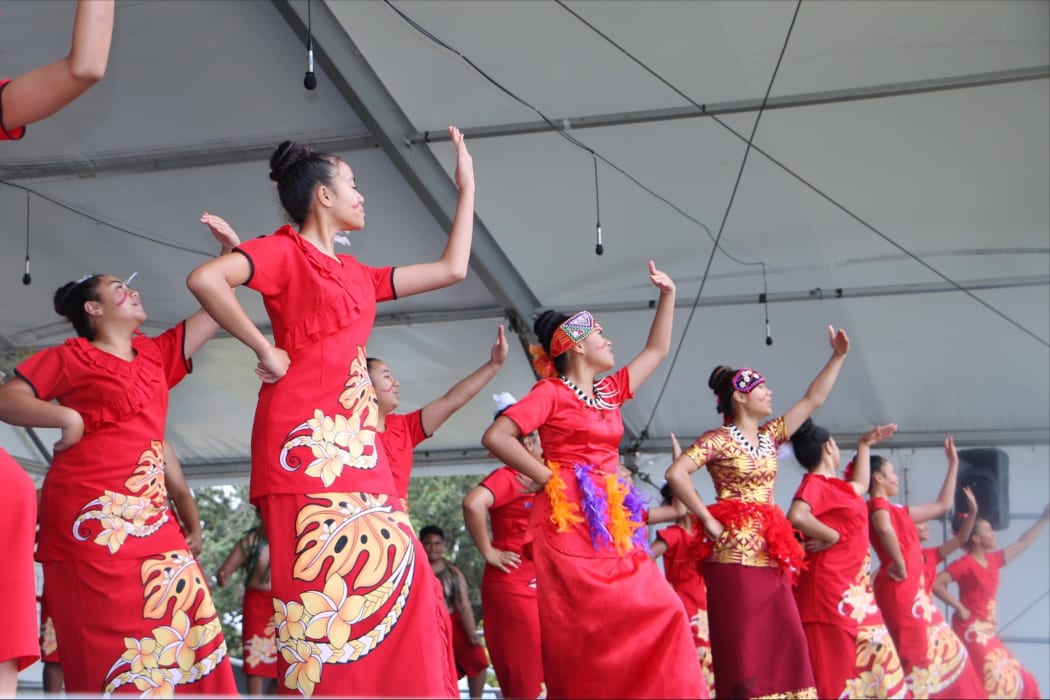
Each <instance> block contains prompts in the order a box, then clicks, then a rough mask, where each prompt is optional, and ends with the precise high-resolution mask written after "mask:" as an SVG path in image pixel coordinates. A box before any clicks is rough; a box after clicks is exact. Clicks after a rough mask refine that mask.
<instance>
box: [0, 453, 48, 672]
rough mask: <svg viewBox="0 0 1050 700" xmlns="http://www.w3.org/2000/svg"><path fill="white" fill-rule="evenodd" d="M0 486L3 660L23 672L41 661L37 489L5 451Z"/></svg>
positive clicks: (0, 658)
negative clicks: (35, 558)
mask: <svg viewBox="0 0 1050 700" xmlns="http://www.w3.org/2000/svg"><path fill="white" fill-rule="evenodd" d="M0 484H2V485H3V488H0V532H2V533H3V537H0V561H2V562H3V566H0V600H3V601H4V609H5V612H6V614H5V617H7V619H8V622H7V625H6V629H5V630H4V634H3V635H0V661H8V660H10V659H16V660H17V661H18V670H19V671H21V670H22V669H24V668H26V667H27V666H31V665H32V664H33V663H35V662H36V660H37V659H39V658H40V647H39V646H38V645H37V621H36V580H35V576H34V571H33V534H34V532H35V531H36V489H35V488H34V487H33V480H32V479H30V478H29V475H28V474H26V472H25V470H24V469H22V466H21V465H20V464H18V462H16V461H15V460H13V459H11V456H10V455H8V454H7V453H6V452H4V451H3V450H2V449H0Z"/></svg>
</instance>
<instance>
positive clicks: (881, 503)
mask: <svg viewBox="0 0 1050 700" xmlns="http://www.w3.org/2000/svg"><path fill="white" fill-rule="evenodd" d="M889 509H890V502H889V501H887V500H886V499H885V498H883V497H882V496H879V497H878V498H873V499H871V500H870V501H868V513H869V514H873V513H874V512H875V511H877V510H889Z"/></svg>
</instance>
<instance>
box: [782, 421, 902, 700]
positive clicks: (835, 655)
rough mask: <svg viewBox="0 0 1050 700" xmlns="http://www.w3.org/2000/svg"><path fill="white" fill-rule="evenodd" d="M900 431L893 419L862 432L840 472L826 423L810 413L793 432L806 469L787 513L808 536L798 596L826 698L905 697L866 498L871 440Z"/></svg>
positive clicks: (820, 692) (797, 454)
mask: <svg viewBox="0 0 1050 700" xmlns="http://www.w3.org/2000/svg"><path fill="white" fill-rule="evenodd" d="M896 431H897V426H896V425H895V424H893V423H891V424H889V425H880V426H877V427H875V428H872V429H871V430H869V431H868V432H866V433H864V434H863V435H862V436H861V437H860V440H859V441H858V442H857V456H856V457H855V458H854V460H853V462H851V463H850V464H849V465H848V466H847V467H846V472H847V473H846V475H845V476H844V478H842V479H840V478H838V468H839V460H840V455H839V448H838V445H837V444H835V439H834V438H833V437H831V434H830V433H828V431H827V430H825V429H824V428H822V427H820V426H818V425H814V424H813V422H812V421H811V420H807V421H806V422H805V423H803V424H802V426H801V427H800V428H799V429H798V430H796V431H795V434H794V435H792V436H791V445H792V447H793V448H794V452H795V459H797V460H798V462H799V464H801V465H802V466H803V467H805V468H806V470H807V471H808V472H809V473H808V474H806V475H805V476H804V477H803V478H802V483H801V484H800V485H799V487H798V490H797V491H796V492H795V496H794V499H793V500H792V502H791V508H790V509H789V510H788V520H790V521H791V524H792V525H794V526H795V527H796V528H797V529H798V530H799V532H801V533H802V534H803V535H804V536H805V538H806V539H805V549H806V568H805V570H803V571H802V573H801V574H800V575H799V580H798V586H797V587H796V588H795V600H796V601H797V602H798V610H799V616H800V617H801V618H802V627H803V629H804V630H805V632H806V640H807V641H808V642H809V656H810V659H811V660H812V661H813V675H814V677H815V678H816V682H817V695H819V696H820V697H822V698H903V697H905V696H906V695H907V692H908V686H907V685H906V684H905V682H904V670H903V668H902V667H901V660H900V657H899V656H898V655H897V649H896V647H894V646H893V640H892V639H891V638H890V633H889V630H887V629H886V625H885V623H884V622H883V620H882V614H881V613H880V612H879V608H878V606H877V605H875V594H874V592H872V590H871V581H870V576H871V553H870V546H869V544H868V507H867V505H866V504H865V502H864V498H863V497H862V495H863V494H865V493H867V491H868V472H869V468H870V457H871V446H872V445H874V444H875V443H877V442H879V441H881V440H885V439H886V438H888V437H890V436H891V435H893V433H895V432H896Z"/></svg>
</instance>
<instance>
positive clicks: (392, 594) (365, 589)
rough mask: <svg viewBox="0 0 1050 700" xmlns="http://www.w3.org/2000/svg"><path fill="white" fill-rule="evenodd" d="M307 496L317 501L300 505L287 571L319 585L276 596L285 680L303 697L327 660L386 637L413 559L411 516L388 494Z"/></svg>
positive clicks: (344, 659) (349, 655)
mask: <svg viewBox="0 0 1050 700" xmlns="http://www.w3.org/2000/svg"><path fill="white" fill-rule="evenodd" d="M308 497H309V498H311V499H314V500H316V501H320V502H319V503H310V504H308V505H306V506H303V508H301V509H300V510H299V515H298V517H297V519H296V540H297V541H296V552H297V553H298V554H297V556H296V559H295V564H294V567H293V570H292V576H293V578H295V579H298V580H300V581H308V582H309V581H318V582H319V583H320V582H321V581H322V580H323V585H321V586H320V590H310V591H306V592H304V593H302V595H301V596H300V597H299V600H291V601H282V600H280V599H278V598H274V623H275V625H276V631H277V647H278V649H279V651H280V654H281V656H283V657H284V660H285V661H286V662H287V663H288V669H287V671H286V672H285V677H284V685H285V687H286V688H289V689H292V690H297V691H298V692H299V693H300V694H302V695H304V696H306V697H309V696H311V695H312V694H313V691H314V687H315V686H316V685H317V684H318V683H320V682H321V675H322V672H323V666H324V664H338V663H348V662H351V661H354V660H356V659H359V658H362V657H363V656H365V655H367V654H369V653H370V652H371V651H373V650H374V649H375V648H376V647H378V646H379V644H381V643H382V642H383V639H384V638H385V637H386V635H387V634H388V633H389V632H390V631H391V630H392V629H393V627H394V625H395V624H396V623H397V621H398V618H399V617H400V616H401V613H402V611H403V610H404V606H405V603H406V601H407V600H408V595H409V591H410V588H411V582H412V575H413V573H414V571H415V565H416V561H415V550H414V548H413V544H412V540H411V538H410V537H409V536H408V535H407V534H406V531H411V523H410V522H409V520H408V516H407V515H405V514H404V513H403V512H401V511H400V510H397V509H395V508H394V507H392V505H391V503H390V499H392V497H391V496H386V495H382V494H380V495H373V494H363V493H362V494H358V493H323V494H316V495H310V496H308ZM351 573H353V577H352V578H350V575H351ZM322 576H323V578H322Z"/></svg>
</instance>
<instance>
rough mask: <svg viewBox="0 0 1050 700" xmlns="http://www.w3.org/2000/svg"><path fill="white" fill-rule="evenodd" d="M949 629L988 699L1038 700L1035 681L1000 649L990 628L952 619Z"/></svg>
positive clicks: (980, 624) (1011, 657) (1004, 649)
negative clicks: (954, 634) (960, 645)
mask: <svg viewBox="0 0 1050 700" xmlns="http://www.w3.org/2000/svg"><path fill="white" fill-rule="evenodd" d="M952 629H953V630H954V631H955V633H956V634H957V635H958V636H959V638H960V639H962V640H963V644H965V645H966V650H967V651H968V652H969V653H970V660H971V661H972V662H973V666H974V668H975V669H976V670H977V672H978V674H979V676H980V679H981V680H982V681H983V683H982V688H983V689H984V692H986V693H987V694H988V697H990V698H1040V697H1042V695H1040V692H1039V684H1038V683H1037V682H1036V680H1035V677H1034V676H1033V675H1032V674H1031V673H1029V671H1028V670H1027V669H1026V668H1025V667H1024V666H1022V665H1021V664H1020V662H1019V661H1018V660H1017V659H1016V658H1014V655H1013V654H1011V653H1010V650H1009V649H1007V648H1006V646H1004V645H1003V643H1002V641H1001V640H1000V639H999V637H998V636H997V635H996V634H995V625H994V624H990V623H987V622H981V621H979V620H971V621H970V622H969V624H967V623H966V622H964V621H962V620H960V619H959V618H958V617H956V618H955V619H953V620H952ZM959 697H962V696H959Z"/></svg>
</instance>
